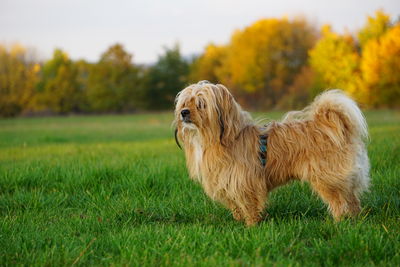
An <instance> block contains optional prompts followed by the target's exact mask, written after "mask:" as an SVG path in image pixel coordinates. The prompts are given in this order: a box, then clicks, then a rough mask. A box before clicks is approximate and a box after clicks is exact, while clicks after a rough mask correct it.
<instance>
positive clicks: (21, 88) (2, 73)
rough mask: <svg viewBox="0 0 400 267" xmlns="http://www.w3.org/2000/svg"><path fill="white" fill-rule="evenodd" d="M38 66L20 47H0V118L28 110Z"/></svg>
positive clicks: (28, 52)
mask: <svg viewBox="0 0 400 267" xmlns="http://www.w3.org/2000/svg"><path fill="white" fill-rule="evenodd" d="M39 69H40V66H39V65H38V64H36V63H35V62H34V61H33V60H32V55H31V52H30V51H28V50H26V49H25V48H24V47H22V46H20V45H13V46H12V47H11V48H6V47H5V46H1V45H0V116H15V115H18V114H19V113H21V112H22V111H24V110H27V109H29V107H30V105H31V101H32V97H33V95H34V91H35V90H34V89H35V84H36V82H37V78H38V77H37V72H38V71H39Z"/></svg>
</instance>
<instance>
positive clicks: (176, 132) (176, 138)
mask: <svg viewBox="0 0 400 267" xmlns="http://www.w3.org/2000/svg"><path fill="white" fill-rule="evenodd" d="M175 143H176V144H177V146H178V147H179V148H180V149H181V150H182V147H181V145H180V144H179V140H178V128H175Z"/></svg>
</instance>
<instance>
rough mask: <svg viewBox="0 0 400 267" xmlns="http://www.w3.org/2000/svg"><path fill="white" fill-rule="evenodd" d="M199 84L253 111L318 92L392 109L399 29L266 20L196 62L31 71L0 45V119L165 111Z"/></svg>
mask: <svg viewBox="0 0 400 267" xmlns="http://www.w3.org/2000/svg"><path fill="white" fill-rule="evenodd" d="M198 80H208V81H210V82H215V83H223V84H225V85H226V86H227V87H228V88H229V89H230V90H231V91H233V93H234V95H235V97H236V98H237V99H238V100H239V102H240V103H241V104H242V105H244V106H245V107H246V108H249V109H252V110H265V109H271V108H280V109H286V108H301V107H302V106H304V105H305V104H306V103H307V102H308V101H309V100H310V99H311V98H312V97H314V96H315V95H316V94H318V93H319V92H321V91H323V90H324V89H327V88H342V89H343V90H345V91H347V92H348V93H349V94H351V95H352V96H353V97H355V98H356V99H357V100H358V101H359V102H360V103H362V104H363V105H364V106H365V107H372V108H380V107H385V108H387V107H388V108H394V107H399V106H400V23H399V21H392V19H391V18H390V16H389V15H387V14H385V13H384V12H383V11H381V10H378V11H377V12H376V13H375V15H374V16H369V17H368V18H367V20H366V23H365V25H364V26H363V28H361V29H360V30H359V31H358V32H356V33H353V34H351V33H344V34H339V33H336V32H334V31H333V30H332V29H331V27H330V26H329V25H325V26H323V27H322V29H317V28H316V27H315V25H312V24H310V23H309V22H308V21H307V20H306V19H305V18H293V19H289V18H267V19H262V20H259V21H256V22H255V23H253V24H252V25H249V26H248V27H245V28H244V29H242V30H237V31H235V32H234V33H233V34H232V36H231V39H230V41H229V42H228V43H227V44H224V45H215V44H209V45H208V46H207V47H206V48H205V49H204V51H203V52H202V53H201V54H200V55H198V56H196V57H192V58H185V57H183V56H182V54H181V52H180V49H179V46H178V45H175V46H173V47H171V48H165V51H164V53H163V54H162V55H160V56H159V58H158V60H157V62H156V63H155V64H153V65H150V66H144V65H139V64H135V62H134V60H133V55H132V54H130V53H129V52H127V51H126V50H125V49H124V47H123V46H122V45H121V44H115V45H112V46H111V47H109V48H108V49H107V50H106V51H105V52H104V53H103V54H102V55H101V56H100V59H99V60H98V61H97V62H94V63H91V62H87V61H85V60H77V61H74V60H72V59H70V58H69V56H68V54H67V53H66V52H65V51H62V50H60V49H56V50H55V51H54V53H53V56H52V58H51V59H49V60H47V61H45V62H38V61H37V60H35V57H34V56H33V53H32V52H31V51H30V50H28V49H26V48H24V47H22V46H20V45H13V46H11V47H8V46H4V45H0V115H1V116H16V115H20V114H69V113H109V112H135V111H141V110H166V109H172V108H173V102H174V98H175V95H176V93H177V92H178V91H180V90H181V89H182V88H184V87H185V86H186V85H188V84H189V83H192V82H197V81H198Z"/></svg>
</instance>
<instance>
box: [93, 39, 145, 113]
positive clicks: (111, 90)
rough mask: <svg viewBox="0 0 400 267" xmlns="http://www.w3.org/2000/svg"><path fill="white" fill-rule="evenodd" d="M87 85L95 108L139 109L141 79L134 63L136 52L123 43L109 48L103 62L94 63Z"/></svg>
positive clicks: (109, 109) (103, 109)
mask: <svg viewBox="0 0 400 267" xmlns="http://www.w3.org/2000/svg"><path fill="white" fill-rule="evenodd" d="M87 87H88V88H87V98H88V101H89V104H90V109H91V110H92V111H96V112H109V111H113V112H121V111H131V110H135V109H136V101H137V90H138V88H139V82H138V69H137V68H136V67H135V66H134V65H133V63H132V55H131V54H129V53H128V52H126V51H125V50H124V48H123V46H122V45H120V44H115V45H113V46H111V47H110V48H108V50H107V51H105V52H104V53H103V54H102V55H101V58H100V60H99V62H98V63H97V64H94V65H93V66H92V68H91V70H90V73H89V77H88V85H87Z"/></svg>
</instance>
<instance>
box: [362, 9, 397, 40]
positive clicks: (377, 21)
mask: <svg viewBox="0 0 400 267" xmlns="http://www.w3.org/2000/svg"><path fill="white" fill-rule="evenodd" d="M390 27H391V22H390V16H389V15H388V14H386V13H385V12H383V10H377V11H376V12H375V17H373V16H368V18H367V22H366V23H365V25H364V27H363V28H362V29H360V31H359V32H358V35H357V36H358V40H359V43H360V46H361V47H364V46H365V45H366V44H367V43H368V41H369V40H376V39H378V38H379V37H381V36H382V35H383V34H384V33H385V32H386V31H387V30H388V29H389V28H390Z"/></svg>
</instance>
